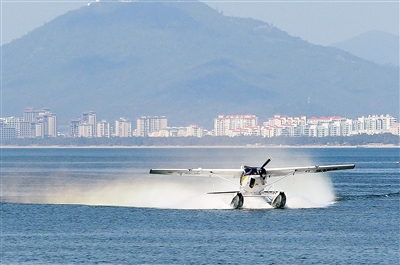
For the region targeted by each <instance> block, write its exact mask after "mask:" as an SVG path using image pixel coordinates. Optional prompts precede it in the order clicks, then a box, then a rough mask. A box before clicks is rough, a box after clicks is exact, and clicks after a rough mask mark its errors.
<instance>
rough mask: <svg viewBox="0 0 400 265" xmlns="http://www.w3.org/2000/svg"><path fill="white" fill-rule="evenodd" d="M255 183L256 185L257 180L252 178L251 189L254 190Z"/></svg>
mask: <svg viewBox="0 0 400 265" xmlns="http://www.w3.org/2000/svg"><path fill="white" fill-rule="evenodd" d="M255 183H256V179H255V178H251V179H250V183H249V187H250V188H253V187H254V184H255Z"/></svg>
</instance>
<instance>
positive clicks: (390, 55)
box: [330, 30, 399, 66]
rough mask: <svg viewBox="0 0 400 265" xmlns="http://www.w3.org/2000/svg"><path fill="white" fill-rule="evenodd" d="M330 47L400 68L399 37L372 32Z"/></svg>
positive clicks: (376, 31)
mask: <svg viewBox="0 0 400 265" xmlns="http://www.w3.org/2000/svg"><path fill="white" fill-rule="evenodd" d="M330 46H332V47H336V48H339V49H342V50H344V51H347V52H349V53H352V54H354V55H356V56H358V57H360V58H363V59H365V60H369V61H372V62H376V63H379V64H392V65H396V66H399V36H398V35H394V34H390V33H387V32H384V31H378V30H371V31H368V32H365V33H363V34H361V35H358V36H356V37H354V38H351V39H348V40H345V41H342V42H338V43H333V44H331V45H330Z"/></svg>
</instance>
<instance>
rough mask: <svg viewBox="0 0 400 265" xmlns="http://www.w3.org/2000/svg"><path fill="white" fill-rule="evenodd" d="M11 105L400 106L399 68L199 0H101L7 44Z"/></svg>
mask: <svg viewBox="0 0 400 265" xmlns="http://www.w3.org/2000/svg"><path fill="white" fill-rule="evenodd" d="M2 55H3V56H2V58H3V61H2V67H3V68H2V71H3V80H2V113H3V114H2V115H3V116H11V115H14V116H19V114H20V113H22V112H23V110H24V109H25V108H26V107H34V108H42V107H48V108H50V109H51V110H52V111H53V112H55V113H56V114H57V115H58V120H59V124H65V125H66V124H67V123H68V121H69V120H70V119H73V118H78V117H80V115H81V113H82V112H84V111H88V110H93V111H96V112H97V114H98V117H99V118H102V119H108V120H109V121H113V120H115V119H117V118H119V117H126V118H131V119H133V120H135V119H136V118H138V117H140V116H143V115H165V116H167V118H168V121H169V125H171V126H178V125H188V124H190V123H197V124H199V125H202V126H205V127H211V126H212V122H213V118H215V117H216V116H217V115H218V114H247V113H250V114H254V115H257V116H258V117H259V119H260V121H264V120H266V119H267V118H268V117H271V116H272V115H274V114H276V113H280V114H282V115H308V116H314V115H315V116H330V115H341V116H345V117H349V118H355V117H358V116H361V115H368V114H375V113H376V114H391V115H397V114H398V113H399V102H398V100H399V90H398V88H399V68H398V67H394V66H384V65H378V64H375V63H372V62H369V61H366V60H363V59H360V58H358V57H356V56H353V55H351V54H350V53H347V52H344V51H342V50H339V49H336V48H331V47H323V46H317V45H313V44H310V43H308V42H306V41H303V40H302V39H300V38H296V37H292V36H290V35H289V34H287V33H286V32H284V31H281V30H279V29H278V28H275V27H273V26H271V25H270V24H268V23H266V22H262V21H258V20H254V19H244V18H235V17H227V16H224V15H223V14H221V13H219V12H217V11H215V10H214V9H212V8H210V7H208V6H207V5H206V4H204V3H201V2H197V1H190V2H188V1H183V2H178V1H176V2H169V1H165V2H163V1H160V2H131V3H121V2H118V3H116V2H99V3H91V4H90V5H89V6H85V7H82V8H80V9H77V10H74V11H70V12H68V13H66V14H64V15H62V16H59V17H57V18H56V19H54V20H52V21H50V22H48V23H46V24H45V25H43V26H42V27H40V28H37V29H35V30H33V31H31V32H30V33H28V34H27V35H25V36H23V37H21V38H20V39H17V40H14V41H12V42H10V43H8V44H5V45H3V47H2Z"/></svg>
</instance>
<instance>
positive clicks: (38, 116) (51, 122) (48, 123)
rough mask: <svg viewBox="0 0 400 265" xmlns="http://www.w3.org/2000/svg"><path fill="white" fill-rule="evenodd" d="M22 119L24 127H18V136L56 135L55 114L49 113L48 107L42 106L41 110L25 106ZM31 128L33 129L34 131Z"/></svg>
mask: <svg viewBox="0 0 400 265" xmlns="http://www.w3.org/2000/svg"><path fill="white" fill-rule="evenodd" d="M23 121H24V125H23V126H24V128H23V129H21V128H20V129H19V131H20V133H19V134H20V135H19V136H20V137H39V138H40V137H41V138H44V137H56V136H57V116H56V115H55V114H54V113H51V112H50V109H49V108H43V109H41V110H35V109H33V108H26V109H25V111H24V117H23ZM29 123H30V124H29ZM20 127H21V123H20ZM33 128H35V129H33ZM32 130H35V132H33V131H32Z"/></svg>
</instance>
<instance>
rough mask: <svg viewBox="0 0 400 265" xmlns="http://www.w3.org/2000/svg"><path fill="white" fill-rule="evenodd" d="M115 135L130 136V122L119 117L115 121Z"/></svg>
mask: <svg viewBox="0 0 400 265" xmlns="http://www.w3.org/2000/svg"><path fill="white" fill-rule="evenodd" d="M115 136H116V137H131V136H132V122H130V121H129V120H128V119H125V118H119V119H118V120H116V121H115Z"/></svg>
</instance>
